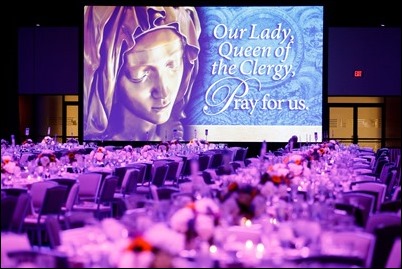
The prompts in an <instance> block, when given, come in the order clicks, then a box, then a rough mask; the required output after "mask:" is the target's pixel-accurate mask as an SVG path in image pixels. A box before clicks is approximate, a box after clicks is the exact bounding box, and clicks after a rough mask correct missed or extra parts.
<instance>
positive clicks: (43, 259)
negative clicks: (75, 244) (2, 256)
mask: <svg viewBox="0 0 402 269" xmlns="http://www.w3.org/2000/svg"><path fill="white" fill-rule="evenodd" d="M7 256H8V259H9V260H10V261H11V262H12V264H14V267H16V268H21V267H24V266H27V265H31V266H36V267H38V268H69V260H68V256H67V255H66V254H64V253H60V252H55V251H42V250H33V249H31V250H15V251H10V252H8V254H7Z"/></svg>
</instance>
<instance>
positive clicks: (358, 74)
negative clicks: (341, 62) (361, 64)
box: [354, 70, 363, 78]
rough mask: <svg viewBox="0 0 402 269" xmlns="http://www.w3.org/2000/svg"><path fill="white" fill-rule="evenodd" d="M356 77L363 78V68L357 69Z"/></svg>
mask: <svg viewBox="0 0 402 269" xmlns="http://www.w3.org/2000/svg"><path fill="white" fill-rule="evenodd" d="M354 75H355V78H361V77H362V76H363V71H362V70H355V74H354Z"/></svg>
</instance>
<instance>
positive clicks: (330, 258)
mask: <svg viewBox="0 0 402 269" xmlns="http://www.w3.org/2000/svg"><path fill="white" fill-rule="evenodd" d="M291 263H292V264H294V265H297V267H298V268H355V267H357V268H361V267H364V261H363V260H362V259H361V258H359V257H354V256H344V255H325V254H322V255H311V256H307V257H302V258H295V259H292V260H291Z"/></svg>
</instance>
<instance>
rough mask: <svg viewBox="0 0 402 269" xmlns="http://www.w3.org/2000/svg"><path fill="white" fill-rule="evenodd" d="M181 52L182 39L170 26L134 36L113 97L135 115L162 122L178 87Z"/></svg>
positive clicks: (169, 111) (181, 74)
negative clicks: (115, 95)
mask: <svg viewBox="0 0 402 269" xmlns="http://www.w3.org/2000/svg"><path fill="white" fill-rule="evenodd" d="M183 53H184V49H183V43H182V40H181V38H180V37H179V35H178V34H177V33H176V32H175V31H174V30H172V29H166V28H165V29H158V30H155V31H152V32H149V33H147V34H145V35H144V36H142V37H140V38H138V39H137V44H136V45H135V47H134V48H133V49H131V50H130V51H128V52H127V53H126V55H125V57H124V63H123V66H122V69H121V72H120V76H119V80H118V83H117V85H118V88H117V89H116V94H117V96H118V99H117V100H119V101H121V102H122V105H124V106H125V107H126V108H127V109H128V110H129V111H130V112H131V113H133V114H134V115H135V116H137V117H139V118H142V119H144V120H146V121H149V122H151V123H154V124H162V123H165V122H166V121H167V120H168V119H169V117H170V114H171V112H172V108H173V105H174V103H175V101H176V97H177V94H178V92H179V89H180V84H181V80H182V77H183V70H184V63H183Z"/></svg>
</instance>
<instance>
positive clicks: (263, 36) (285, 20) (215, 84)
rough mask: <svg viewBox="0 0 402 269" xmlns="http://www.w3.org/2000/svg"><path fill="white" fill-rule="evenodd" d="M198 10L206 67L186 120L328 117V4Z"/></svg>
mask: <svg viewBox="0 0 402 269" xmlns="http://www.w3.org/2000/svg"><path fill="white" fill-rule="evenodd" d="M197 11H198V15H199V18H200V22H201V28H202V32H201V36H200V45H201V51H200V55H199V60H200V61H199V63H200V69H199V73H198V75H197V79H196V81H195V83H194V87H193V91H192V95H191V101H190V103H189V105H188V107H187V109H186V111H185V112H186V115H187V118H186V119H185V121H184V122H183V123H184V125H274V126H275V125H308V126H312V125H319V126H320V125H321V124H322V102H323V94H322V92H323V82H322V81H323V80H322V77H323V70H322V59H323V7H321V6H314V7H306V6H297V7H262V6H255V7H211V6H208V7H199V8H197ZM267 50H270V54H267V53H265V52H266V51H267ZM269 67H272V68H278V73H277V74H275V72H273V69H269Z"/></svg>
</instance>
